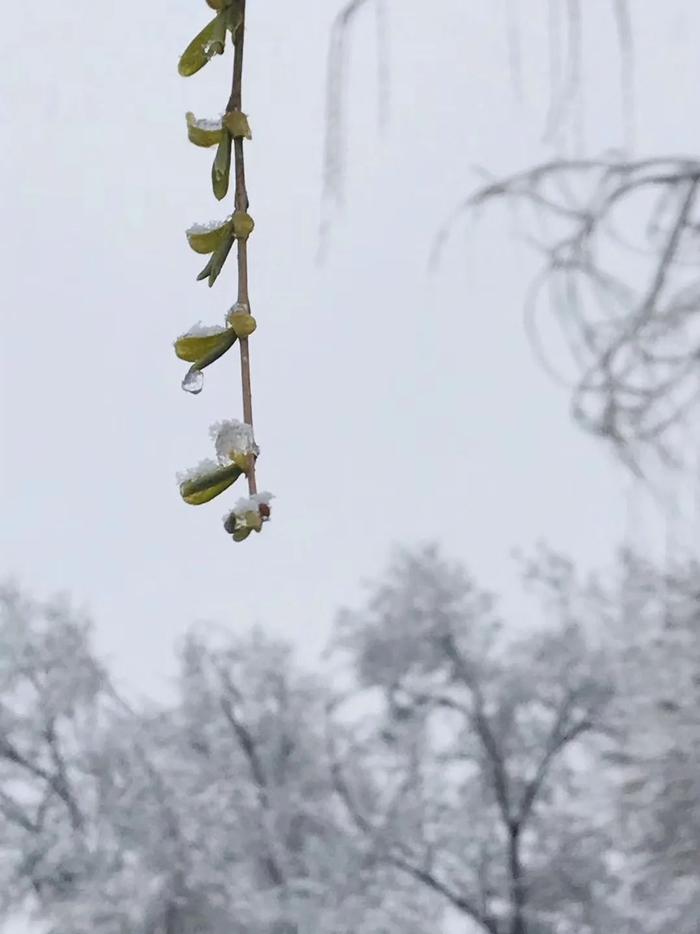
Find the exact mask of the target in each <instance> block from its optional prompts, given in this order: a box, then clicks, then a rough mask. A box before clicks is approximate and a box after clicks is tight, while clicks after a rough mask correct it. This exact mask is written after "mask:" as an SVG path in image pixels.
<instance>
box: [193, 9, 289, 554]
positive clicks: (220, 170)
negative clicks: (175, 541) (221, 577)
mask: <svg viewBox="0 0 700 934" xmlns="http://www.w3.org/2000/svg"><path fill="white" fill-rule="evenodd" d="M207 4H208V5H209V6H210V7H211V8H212V9H214V10H216V16H215V17H214V19H213V20H212V21H211V22H210V23H208V24H207V25H206V26H205V27H204V29H203V30H202V31H201V32H200V33H199V34H198V35H197V36H196V37H195V38H194V39H193V40H192V42H191V43H190V44H189V46H188V47H187V49H186V50H185V52H184V54H183V55H182V58H181V59H180V64H179V71H180V74H182V75H185V76H189V75H193V74H196V72H198V71H199V70H200V69H201V68H203V67H204V66H205V65H206V64H207V62H208V61H210V60H211V59H212V58H213V57H214V56H215V55H222V54H223V53H224V51H225V48H226V41H227V37H228V34H229V33H230V35H231V37H232V40H233V76H232V81H231V92H230V96H229V99H228V103H227V105H226V112H225V113H224V114H223V116H222V117H221V118H220V119H218V120H198V119H197V118H196V117H195V116H194V114H187V133H188V137H189V139H190V141H191V142H192V143H194V144H195V145H196V146H200V147H204V148H209V147H214V146H216V156H215V158H214V163H213V166H212V176H211V177H212V189H213V192H214V195H215V197H216V198H217V200H218V201H222V200H223V199H224V198H225V197H226V195H227V193H228V190H229V181H230V174H231V162H232V158H231V157H232V155H233V173H234V184H235V192H234V205H233V212H232V213H231V215H230V216H229V217H227V218H225V219H224V220H223V221H215V222H213V223H210V224H204V225H200V224H195V225H193V226H192V227H190V228H189V230H188V231H187V239H188V241H189V244H190V246H191V247H192V249H193V250H194V251H195V252H197V253H202V254H208V255H209V260H208V261H207V264H206V265H205V267H204V269H202V271H201V272H200V274H199V276H198V277H197V278H198V279H200V280H201V279H206V280H207V281H208V283H209V286H213V285H214V283H215V282H216V280H217V279H218V277H219V275H220V273H221V271H222V269H223V268H224V265H225V263H226V261H227V259H228V256H229V254H230V252H231V250H232V248H233V245H234V243H235V244H236V252H237V272H238V289H237V296H236V302H235V304H234V305H233V307H232V308H231V309H230V310H229V311H228V313H227V314H226V318H225V323H224V325H222V326H218V325H217V326H214V327H211V326H210V327H203V326H202V325H200V324H197V325H195V326H194V327H193V328H191V329H190V330H189V331H188V332H187V333H186V334H183V335H181V337H179V338H178V340H177V341H176V342H175V353H176V354H177V356H178V357H180V358H181V359H182V360H186V361H187V362H189V363H191V366H190V369H189V371H188V372H187V374H186V376H185V379H184V380H183V383H182V385H183V389H185V390H187V391H188V392H190V393H194V394H197V393H199V392H201V390H202V386H203V381H204V377H203V371H204V369H205V368H206V367H208V366H210V365H211V364H213V363H214V362H216V361H217V360H218V359H219V358H220V357H222V356H223V355H224V354H225V353H227V352H228V351H229V350H230V349H231V347H232V346H233V345H234V344H235V343H236V341H238V344H239V349H240V370H241V394H242V399H243V421H242V422H239V421H237V420H230V421H225V422H221V423H219V424H218V425H215V426H213V428H212V437H213V439H214V442H215V447H216V455H217V461H216V462H215V461H204V462H203V463H201V464H200V465H198V466H197V467H195V468H194V469H193V470H191V471H188V472H187V473H185V474H184V475H182V476H181V477H180V493H181V495H182V498H183V499H184V500H185V502H187V503H189V504H190V505H201V504H203V503H207V502H209V501H210V500H212V499H213V498H214V497H216V496H218V495H219V494H220V493H223V492H224V491H225V490H226V489H228V487H229V486H231V485H232V484H233V483H235V481H236V480H237V479H238V478H239V477H240V476H242V475H243V474H245V475H246V477H247V480H248V491H249V497H248V498H247V499H242V500H239V502H238V503H237V504H236V506H235V507H234V509H233V510H232V511H231V512H230V513H229V514H228V515H227V516H226V518H225V520H224V528H225V530H226V531H227V532H229V533H230V534H231V535H232V536H233V538H234V540H235V541H243V540H244V539H246V538H247V537H248V536H249V535H250V533H251V532H253V531H255V532H260V531H261V529H262V526H263V523H264V522H265V521H267V519H269V517H270V506H269V502H270V499H271V495H270V494H269V493H258V491H257V482H256V475H255V466H256V460H257V457H258V453H259V449H258V446H257V444H256V442H255V437H254V433H253V391H252V382H251V373H250V343H249V339H250V336H251V334H253V332H254V331H255V329H256V327H257V322H256V321H255V318H253V316H252V315H251V313H250V294H249V282H248V239H249V237H250V235H251V233H252V231H253V228H254V226H255V225H254V223H253V219H252V217H251V216H250V215H249V214H248V206H249V205H248V191H247V188H246V178H245V157H244V143H245V141H246V140H249V139H251V132H250V126H249V123H248V118H247V116H246V115H245V114H244V113H243V110H242V95H243V52H244V43H245V12H246V0H207Z"/></svg>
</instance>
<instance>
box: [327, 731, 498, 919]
mask: <svg viewBox="0 0 700 934" xmlns="http://www.w3.org/2000/svg"><path fill="white" fill-rule="evenodd" d="M328 747H329V761H330V769H331V778H332V781H333V787H334V789H335V791H336V794H337V795H338V797H339V798H340V800H341V801H342V803H343V804H344V806H345V809H346V810H347V812H348V814H349V815H350V818H351V819H352V821H353V823H354V824H355V826H356V827H357V829H358V830H360V832H361V833H363V834H364V835H365V836H368V837H370V838H372V840H374V841H375V842H376V841H377V840H378V838H379V836H380V834H381V827H377V826H376V825H375V824H374V823H373V822H372V821H371V820H370V819H369V818H367V817H366V816H365V815H364V814H363V813H362V812H361V811H360V809H359V807H358V806H357V803H356V802H355V800H354V798H353V795H352V793H351V791H350V787H349V785H348V783H347V781H346V780H345V776H344V774H343V768H342V765H341V763H340V760H339V759H338V757H337V756H336V755H335V750H334V749H333V746H332V744H331V742H330V736H329V737H328ZM379 858H380V859H382V858H383V859H384V861H385V862H387V863H388V864H389V865H391V866H394V867H395V868H396V869H399V870H401V871H402V872H405V873H406V874H407V875H410V876H412V877H413V878H414V879H417V880H418V881H420V882H422V883H423V884H424V885H425V886H426V887H427V888H429V889H431V890H432V891H433V892H435V893H437V894H438V895H441V896H442V897H443V898H444V899H446V900H447V901H448V902H449V903H450V904H451V905H452V907H453V908H456V909H457V910H458V911H461V912H462V913H463V914H465V915H466V916H467V917H469V918H471V919H472V921H475V922H476V923H477V924H480V925H481V926H482V928H483V929H484V930H485V931H488V932H489V934H498V926H497V924H496V923H495V922H494V921H493V920H491V919H490V918H488V917H487V916H486V915H485V914H484V913H483V912H482V911H481V910H480V909H479V908H478V906H477V905H476V903H475V902H474V901H472V900H471V899H469V898H467V897H465V896H463V895H460V894H459V893H457V892H455V891H454V890H452V889H451V888H450V887H449V886H448V885H447V884H446V883H445V882H443V881H442V880H440V879H439V878H438V877H437V876H436V875H435V874H434V873H433V872H430V871H429V870H428V869H427V868H425V867H423V868H421V867H420V866H415V865H414V864H413V863H412V862H410V861H409V860H407V859H406V858H405V857H404V856H401V855H398V854H396V853H392V852H388V853H387V854H386V855H385V856H384V857H382V856H381V855H380V856H379Z"/></svg>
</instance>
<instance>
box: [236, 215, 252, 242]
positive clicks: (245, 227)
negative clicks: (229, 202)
mask: <svg viewBox="0 0 700 934" xmlns="http://www.w3.org/2000/svg"><path fill="white" fill-rule="evenodd" d="M232 223H233V234H234V236H235V237H236V239H237V240H247V239H248V237H249V236H250V235H251V234H252V232H253V228H254V227H255V222H254V221H253V218H252V217H251V216H250V214H248V213H246V212H245V211H235V212H234V215H233V220H232Z"/></svg>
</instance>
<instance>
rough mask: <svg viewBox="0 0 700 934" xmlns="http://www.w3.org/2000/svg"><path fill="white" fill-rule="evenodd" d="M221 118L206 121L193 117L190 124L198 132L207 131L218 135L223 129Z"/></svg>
mask: <svg viewBox="0 0 700 934" xmlns="http://www.w3.org/2000/svg"><path fill="white" fill-rule="evenodd" d="M221 119H222V118H221V117H217V119H216V120H206V119H201V118H200V119H197V118H196V117H194V116H193V117H192V119H191V120H190V123H191V125H192V126H193V127H195V128H196V129H198V130H205V131H206V132H207V133H216V132H217V131H218V130H220V129H222V123H221Z"/></svg>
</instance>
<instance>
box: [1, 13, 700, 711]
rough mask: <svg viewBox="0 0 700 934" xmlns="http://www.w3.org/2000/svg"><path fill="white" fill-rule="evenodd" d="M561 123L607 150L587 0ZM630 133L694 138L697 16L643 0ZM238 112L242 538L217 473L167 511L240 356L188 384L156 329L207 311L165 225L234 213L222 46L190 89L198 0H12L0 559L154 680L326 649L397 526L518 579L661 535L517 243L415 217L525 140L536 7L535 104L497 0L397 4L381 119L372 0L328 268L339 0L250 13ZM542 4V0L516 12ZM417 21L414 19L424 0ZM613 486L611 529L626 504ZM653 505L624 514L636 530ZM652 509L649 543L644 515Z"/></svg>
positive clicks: (534, 122)
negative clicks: (612, 450) (536, 328)
mask: <svg viewBox="0 0 700 934" xmlns="http://www.w3.org/2000/svg"><path fill="white" fill-rule="evenodd" d="M586 5H587V8H589V9H590V19H588V20H587V21H586V24H587V25H586V28H587V32H586V35H585V42H586V47H587V54H586V60H585V64H584V79H585V82H586V84H587V89H586V100H585V106H584V107H583V109H582V111H581V113H582V114H583V119H584V121H585V127H584V133H583V138H584V140H585V144H586V147H587V149H588V150H589V151H590V152H595V151H598V150H599V149H600V148H601V147H604V146H611V145H618V144H619V143H620V142H621V141H622V129H621V127H622V123H623V121H622V117H621V110H620V85H619V80H618V72H619V59H618V58H617V55H616V50H615V45H614V40H613V36H612V33H611V30H610V13H609V3H608V0H587V4H586ZM636 6H642V7H644V9H641V10H640V9H637V10H636V11H635V15H636V17H637V49H636V87H637V98H636V100H637V111H636V127H637V137H636V143H637V146H638V148H639V150H640V151H642V152H644V151H651V150H655V149H658V148H661V149H666V150H669V151H673V152H676V151H686V150H692V151H697V149H698V146H699V144H700V139H699V138H698V134H699V132H700V131H699V130H698V127H697V121H696V120H690V119H688V114H689V102H690V101H693V102H694V101H695V100H696V98H697V87H698V84H699V83H700V64H699V63H698V60H697V54H696V51H697V42H696V38H697V35H698V26H700V11H693V5H692V4H690V3H688V2H680V0H678V2H665V3H664V4H654V3H648V4H637V5H636ZM250 7H251V9H250V14H249V24H248V25H249V36H248V49H247V65H246V78H245V101H244V106H245V109H247V111H248V112H249V113H250V117H251V123H252V126H253V132H254V141H253V142H252V143H251V144H249V145H248V149H247V156H248V161H249V176H250V178H249V181H250V185H249V187H250V195H251V201H252V209H251V212H252V214H253V216H254V217H255V220H256V224H257V226H256V231H255V234H254V235H253V238H252V240H251V244H250V249H251V288H252V302H253V305H254V309H253V310H254V313H255V314H256V316H257V318H258V321H259V330H258V333H257V334H256V335H255V338H254V339H253V341H252V353H253V368H254V392H255V409H256V428H257V435H258V440H259V442H260V444H261V446H262V448H263V456H262V457H261V459H260V464H259V477H260V482H261V484H262V486H263V488H267V489H270V490H272V491H273V492H274V493H275V494H276V495H277V500H276V502H275V509H274V517H273V522H272V523H271V524H270V525H269V526H268V527H267V528H266V529H265V531H264V533H263V534H262V535H261V536H256V537H255V539H254V540H251V541H249V542H247V543H246V544H244V545H240V546H235V545H234V544H233V543H232V542H231V541H230V540H229V539H228V538H227V536H226V535H224V533H223V532H222V529H221V516H222V514H223V513H224V511H225V510H226V508H227V506H229V505H230V504H231V503H232V502H233V501H235V499H236V498H237V496H238V495H241V493H239V492H236V490H235V488H234V489H233V490H232V491H229V493H228V494H227V495H226V494H225V495H224V496H222V497H220V498H219V499H217V500H215V501H214V502H213V503H212V504H210V505H208V506H204V507H200V508H192V507H188V506H185V505H184V504H183V503H182V502H181V501H180V499H179V496H178V492H177V486H176V484H175V480H174V475H175V473H176V471H177V470H179V469H181V468H183V467H186V466H188V465H191V464H194V463H196V462H197V461H198V460H200V459H201V458H203V457H209V456H211V453H212V451H211V446H210V442H209V439H208V427H209V424H210V423H211V422H212V421H215V420H218V419H221V418H228V417H240V413H241V410H240V399H239V385H238V370H237V358H236V357H234V355H233V354H232V355H230V356H228V357H226V358H225V359H224V360H223V361H221V362H219V363H218V364H217V365H215V366H214V367H212V368H211V369H210V370H208V371H207V374H206V385H205V390H204V392H203V393H202V395H201V396H199V397H197V398H191V397H189V396H187V395H186V394H184V393H183V392H182V391H181V390H180V386H179V384H180V379H181V377H182V375H183V372H184V368H183V365H182V364H181V363H180V361H178V360H177V359H176V358H175V356H174V354H173V352H172V346H171V345H172V341H173V339H174V338H175V337H176V336H177V335H178V334H179V333H181V332H182V331H183V330H185V329H187V328H188V327H189V325H190V324H192V323H193V322H194V321H196V320H198V319H201V320H202V321H204V322H205V323H218V322H220V321H221V320H222V317H223V315H224V313H225V311H226V309H227V308H228V307H229V306H230V304H231V302H232V300H233V294H234V278H235V276H234V269H233V266H231V267H230V268H229V269H228V270H227V272H226V273H225V274H224V275H223V276H222V277H221V279H220V280H219V282H218V283H217V285H216V286H215V287H214V289H212V290H208V289H207V288H206V286H205V285H203V284H202V283H197V282H195V281H194V280H195V276H196V274H197V272H198V271H199V268H200V265H201V263H200V261H199V259H198V257H196V256H195V255H194V254H192V253H191V252H190V251H189V249H188V247H187V244H186V241H185V238H184V233H183V231H184V229H185V227H187V226H188V225H189V224H190V223H191V222H192V221H194V220H208V219H210V218H212V217H217V216H219V215H221V216H223V214H224V213H225V209H224V210H222V209H221V208H220V207H219V206H218V205H217V204H216V202H215V201H214V199H213V197H212V195H211V193H210V190H209V168H210V158H211V154H210V153H207V152H204V151H202V150H197V149H195V148H194V147H192V146H191V145H189V144H188V143H187V141H186V138H185V131H184V114H185V111H187V110H189V109H191V110H193V111H195V113H196V114H197V115H199V116H213V115H216V114H217V113H219V112H220V111H221V109H222V108H223V106H224V103H225V100H226V87H227V84H228V80H229V79H228V75H229V69H230V61H229V60H228V59H227V60H226V61H224V60H217V61H215V62H213V63H212V64H211V65H210V66H209V67H207V68H206V69H205V71H204V72H202V73H200V75H198V76H196V77H193V78H190V79H187V80H185V79H182V78H180V77H179V76H178V74H177V70H176V65H177V59H178V56H179V54H180V52H181V50H182V49H183V48H184V46H185V45H186V43H187V42H188V41H189V39H190V38H191V37H192V35H193V34H194V33H195V32H196V31H197V30H198V28H199V26H200V25H201V24H202V22H203V21H204V19H205V17H206V16H207V13H208V11H207V8H206V7H205V5H204V3H196V2H194V0H193V2H191V3H179V4H172V3H170V2H167V0H151V2H149V3H146V4H144V3H142V2H136V0H121V2H120V3H114V4H98V5H96V4H95V3H94V0H71V2H70V3H59V4H42V5H39V6H37V5H28V4H12V5H10V6H8V8H7V10H5V11H4V29H3V33H2V36H1V37H0V52H1V55H2V60H3V63H4V67H3V73H2V77H1V78H0V83H1V91H2V93H1V94H0V132H2V138H3V146H2V147H1V148H0V177H1V178H2V189H3V195H2V211H3V223H4V230H5V238H4V241H5V242H4V245H3V250H2V253H1V254H0V264H1V265H2V281H3V284H4V286H3V292H4V294H3V306H4V307H3V316H2V345H1V350H2V383H3V385H2V406H3V408H2V435H1V443H2V458H1V465H2V488H3V491H4V503H3V518H2V555H1V564H0V566H1V567H2V570H3V572H6V573H10V574H13V575H15V576H16V577H17V578H18V579H19V580H20V581H21V582H22V583H24V584H25V585H26V586H27V587H28V588H30V589H31V590H33V591H34V592H36V593H37V594H39V595H47V594H49V593H51V592H54V591H56V590H67V591H69V592H71V593H72V594H73V595H74V596H75V598H76V600H77V601H78V602H79V603H81V604H82V605H84V606H85V607H86V608H87V609H88V610H89V611H90V613H91V614H92V615H93V616H94V619H95V621H96V625H97V634H98V641H99V647H100V649H101V651H103V652H105V653H107V654H108V656H109V657H110V658H112V659H113V661H114V663H115V665H116V666H117V670H118V672H119V674H120V676H121V677H122V678H123V679H124V680H125V681H126V682H127V683H128V684H129V685H130V686H131V687H133V688H135V689H136V690H138V691H140V692H143V693H148V694H157V693H158V692H159V691H160V690H161V689H162V686H163V684H164V679H165V678H167V677H168V676H169V675H170V674H171V673H172V645H173V643H174V641H175V640H176V638H177V637H178V636H179V635H180V634H181V633H182V632H183V630H184V629H185V628H186V627H187V626H188V625H189V624H190V623H192V622H194V621H200V620H209V619H211V620H217V621H219V622H224V623H226V624H228V625H230V626H231V627H235V628H243V627H247V626H249V625H250V624H251V623H254V622H262V623H264V624H265V625H266V626H269V627H271V628H273V629H275V630H277V631H279V632H283V633H285V634H286V635H288V636H289V637H290V638H292V639H294V640H295V641H296V642H298V643H299V644H300V645H301V646H303V647H304V650H305V651H306V650H308V651H309V652H312V653H313V652H315V651H316V650H317V649H318V647H319V646H320V645H321V644H322V643H323V641H324V640H325V638H326V637H327V635H328V632H329V628H330V625H331V621H332V617H333V613H334V609H335V608H336V607H337V606H338V605H339V604H340V603H342V602H344V601H348V600H352V599H355V598H356V596H357V593H358V584H359V582H360V581H361V580H362V579H363V578H366V577H371V576H372V575H374V574H376V573H378V572H379V571H380V570H381V567H382V566H383V563H384V562H385V560H386V558H387V555H388V552H389V549H390V548H391V546H392V545H394V544H396V543H406V544H411V543H418V542H420V541H423V540H425V539H438V540H439V541H440V542H441V543H442V544H443V545H444V547H445V549H446V550H448V551H449V552H450V553H452V554H454V555H455V556H458V557H460V558H462V559H464V560H465V561H466V562H467V563H468V564H469V565H470V566H471V567H472V568H473V569H474V570H475V571H476V572H477V573H478V574H479V575H481V576H482V578H483V580H484V582H485V583H486V584H488V585H491V586H493V587H495V588H504V589H505V591H506V593H507V594H508V593H512V573H513V569H512V565H511V562H510V558H509V552H510V550H511V548H512V547H514V546H520V547H525V548H527V547H530V546H531V545H533V544H534V543H535V542H536V541H537V540H538V539H539V538H546V539H547V540H548V541H549V542H551V543H552V544H554V545H556V546H557V547H560V548H563V549H566V550H568V551H570V552H571V553H573V554H574V555H575V556H577V557H579V558H580V559H581V560H582V561H583V562H584V563H585V564H593V563H594V562H596V561H598V560H599V559H601V558H602V559H604V558H605V557H606V556H607V555H608V554H609V553H610V551H611V549H612V548H613V547H614V545H615V544H616V543H618V542H619V541H620V540H621V538H622V537H623V536H625V535H626V534H627V535H629V534H631V533H630V531H629V529H630V521H632V524H633V535H634V536H635V539H637V538H641V539H642V540H644V538H645V536H646V537H649V536H650V535H653V534H655V533H654V532H653V529H654V525H653V521H652V520H651V519H648V518H644V516H643V514H644V512H645V509H646V507H645V506H644V503H643V502H642V500H643V497H642V496H641V494H634V495H632V496H630V494H629V490H628V487H629V483H628V481H627V479H626V478H625V475H624V472H623V471H621V470H620V469H619V468H618V467H616V466H615V465H614V464H613V463H612V461H611V459H610V458H609V456H608V455H607V454H606V452H605V451H604V450H603V448H602V447H600V446H599V445H597V444H596V443H595V442H594V441H592V440H591V439H589V438H588V437H586V436H585V435H583V434H581V433H580V432H579V431H578V430H577V429H576V428H575V427H573V426H572V425H571V424H570V421H569V417H568V411H567V404H568V400H567V397H566V394H565V393H563V392H561V391H559V390H558V389H557V388H556V387H555V386H553V385H552V384H551V383H550V382H549V380H548V378H547V377H546V376H545V375H544V374H543V373H542V372H541V371H540V370H539V369H538V366H537V364H536V363H535V362H534V361H533V359H532V356H531V354H530V351H529V349H528V347H527V344H526V341H525V338H524V336H523V330H522V327H521V302H522V297H523V293H524V290H525V288H526V286H527V284H528V282H529V279H530V276H531V275H532V273H533V272H534V270H535V258H534V257H533V256H532V255H531V254H530V253H529V252H528V251H527V249H526V248H525V247H523V246H522V245H521V244H519V243H517V242H516V241H515V240H514V239H513V238H512V237H511V236H510V235H509V230H510V226H509V220H508V217H507V216H506V215H505V214H503V213H501V212H495V213H494V214H493V215H489V216H487V217H485V218H484V221H483V222H482V224H481V225H479V226H478V227H475V228H471V230H470V232H469V234H468V235H467V233H466V228H465V227H464V226H461V227H458V228H457V232H456V235H455V237H454V238H453V239H452V240H451V241H450V243H449V245H448V248H447V250H446V252H445V254H444V257H443V261H442V263H441V265H440V268H439V269H438V270H437V272H436V273H435V274H433V275H430V274H429V273H428V271H427V257H428V253H429V250H430V245H431V239H432V237H433V234H434V232H435V231H436V230H437V228H438V227H439V226H440V224H441V223H442V221H443V220H444V218H445V217H446V216H447V215H448V214H449V213H450V212H451V210H452V209H453V207H454V205H455V202H456V201H457V200H458V198H459V197H460V196H461V195H462V194H465V193H467V192H468V191H469V190H470V189H471V187H472V186H473V184H474V182H475V176H474V175H473V174H472V172H471V166H473V165H475V164H479V165H483V166H486V167H488V168H489V169H490V170H491V171H493V172H494V173H502V172H508V171H511V170H516V169H518V168H521V167H523V166H524V165H525V164H527V163H529V162H530V161H532V160H536V159H539V158H542V157H545V156H547V155H548V154H549V153H550V152H551V150H548V149H547V148H546V147H544V146H543V144H542V140H541V136H542V127H543V123H544V115H545V110H546V103H547V97H548V81H549V79H548V74H547V59H546V52H547V34H546V20H545V18H544V11H545V4H544V3H537V2H531V0H528V3H527V4H526V3H521V4H520V7H521V10H522V16H521V19H522V23H521V42H522V49H521V51H522V60H523V74H524V77H523V82H522V91H523V98H524V100H523V102H519V101H518V100H517V95H515V94H514V91H513V84H512V82H511V81H510V79H509V74H508V64H507V62H508V56H507V44H506V30H505V28H504V24H505V22H506V17H505V12H504V4H502V3H500V2H497V0H472V2H471V3H470V4H464V3H463V0H435V2H434V3H433V4H431V6H430V16H426V15H425V12H424V11H425V7H424V6H421V5H420V4H417V3H416V4H415V5H414V7H415V8H413V7H412V6H411V4H407V3H391V2H389V4H388V7H389V22H390V46H391V49H390V59H391V62H390V71H391V116H390V123H389V126H388V129H387V131H386V132H385V133H384V134H383V135H381V134H379V133H378V130H377V122H376V43H375V31H374V23H373V18H372V16H370V15H368V16H366V17H363V19H362V20H361V21H358V23H357V28H356V31H355V33H354V39H353V43H352V51H353V62H352V67H351V69H350V71H349V73H348V86H349V89H350V91H349V95H348V108H349V110H348V119H349V129H350V140H349V148H348V165H349V174H348V179H347V198H346V204H345V208H344V210H343V212H342V214H341V215H340V216H338V217H337V218H336V221H335V223H334V226H333V229H332V242H331V249H330V254H329V257H328V260H327V262H326V264H325V265H324V267H323V268H319V267H318V266H317V265H316V262H315V257H316V252H317V246H318V240H317V230H318V215H319V197H320V178H321V152H322V133H323V108H324V67H325V54H326V43H327V37H328V30H329V24H330V20H331V17H332V14H333V13H334V12H335V9H336V7H337V4H336V3H334V2H333V3H332V2H329V0H300V2H298V3H295V4H284V3H274V4H271V3H251V4H250ZM530 7H534V8H535V9H536V15H535V16H534V18H532V19H530V18H528V19H527V21H526V18H525V16H524V11H525V9H526V8H527V9H528V17H530V16H531V9H530ZM421 10H422V11H423V14H422V15H420V16H417V15H416V13H417V12H420V11H421ZM631 501H632V503H633V506H634V508H633V510H632V520H630V519H629V515H628V513H629V509H628V507H629V504H630V502H631ZM640 516H642V518H640ZM650 529H651V531H650Z"/></svg>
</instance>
